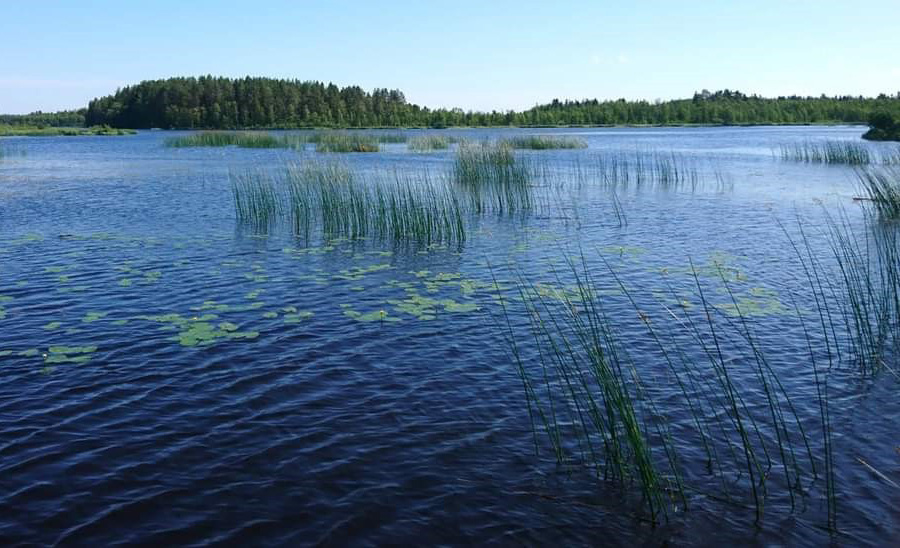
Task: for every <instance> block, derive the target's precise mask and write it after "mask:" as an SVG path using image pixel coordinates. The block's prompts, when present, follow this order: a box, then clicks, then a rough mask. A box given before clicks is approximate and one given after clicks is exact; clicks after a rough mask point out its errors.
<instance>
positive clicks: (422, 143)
mask: <svg viewBox="0 0 900 548" xmlns="http://www.w3.org/2000/svg"><path fill="white" fill-rule="evenodd" d="M456 142H459V140H458V139H457V138H455V137H449V136H447V135H422V136H419V137H411V138H410V139H409V141H407V143H406V147H407V148H408V149H409V150H412V151H414V152H428V151H431V150H447V149H449V148H450V145H451V144H453V143H456Z"/></svg>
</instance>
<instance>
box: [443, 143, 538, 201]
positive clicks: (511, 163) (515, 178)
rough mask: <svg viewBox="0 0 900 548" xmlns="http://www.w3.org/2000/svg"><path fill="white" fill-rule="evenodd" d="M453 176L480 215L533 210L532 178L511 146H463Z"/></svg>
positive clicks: (457, 157)
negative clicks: (485, 212)
mask: <svg viewBox="0 0 900 548" xmlns="http://www.w3.org/2000/svg"><path fill="white" fill-rule="evenodd" d="M451 176H452V179H453V182H454V183H455V184H456V185H457V186H459V187H460V188H462V189H463V190H464V191H466V193H467V194H468V195H469V198H470V200H471V204H472V206H473V207H474V209H475V211H476V212H477V213H481V212H484V211H487V210H494V211H497V212H500V213H504V212H513V211H517V210H527V209H529V208H530V207H531V204H532V192H531V174H530V172H529V169H528V166H526V165H525V164H524V163H523V162H522V161H521V160H520V159H518V158H516V155H515V152H514V151H513V149H512V147H510V146H509V145H506V144H502V143H500V144H492V143H487V142H483V143H467V142H464V143H461V144H460V146H459V148H458V149H457V151H456V158H455V160H454V163H453V168H452V175H451Z"/></svg>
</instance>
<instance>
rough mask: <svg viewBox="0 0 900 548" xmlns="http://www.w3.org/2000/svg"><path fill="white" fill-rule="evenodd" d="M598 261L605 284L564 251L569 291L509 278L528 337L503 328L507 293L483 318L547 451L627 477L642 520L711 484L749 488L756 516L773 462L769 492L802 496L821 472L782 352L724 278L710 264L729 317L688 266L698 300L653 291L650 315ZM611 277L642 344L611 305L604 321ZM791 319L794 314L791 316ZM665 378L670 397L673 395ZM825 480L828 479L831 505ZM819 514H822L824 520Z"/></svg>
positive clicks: (727, 490) (638, 296) (812, 344)
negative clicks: (691, 302)
mask: <svg viewBox="0 0 900 548" xmlns="http://www.w3.org/2000/svg"><path fill="white" fill-rule="evenodd" d="M603 262H604V263H605V264H606V270H607V272H606V274H604V275H603V276H602V279H603V280H604V284H605V285H604V284H601V283H599V280H600V278H598V277H596V276H597V275H596V274H595V273H594V272H595V269H591V268H589V267H588V266H587V263H586V260H585V258H584V255H583V254H582V256H581V262H580V263H575V262H573V261H569V268H568V270H569V279H571V280H573V283H572V284H571V285H570V286H569V287H571V289H569V290H565V291H557V292H553V293H549V294H548V292H547V291H546V290H545V289H543V288H542V285H541V284H537V283H533V282H531V281H530V280H528V279H526V278H525V277H524V276H522V275H520V276H519V277H518V280H517V281H516V282H515V285H516V286H517V293H518V295H519V300H520V301H521V302H523V303H524V308H525V311H526V316H527V323H528V324H529V326H530V332H531V333H530V335H529V336H528V337H523V336H521V335H520V334H519V331H517V330H516V329H515V328H514V327H513V325H514V324H515V323H516V322H517V321H518V319H517V317H516V315H515V314H514V312H513V311H512V302H511V301H506V300H503V299H501V301H500V304H501V308H502V313H501V315H500V317H499V319H497V318H495V320H496V325H498V327H499V328H500V331H501V332H502V334H503V336H504V338H505V339H506V341H507V344H508V345H509V347H510V350H511V355H512V356H513V360H514V362H515V365H516V369H517V371H518V372H519V375H520V376H521V377H522V381H523V386H524V387H525V398H526V403H527V407H528V412H529V416H530V417H531V419H532V424H533V426H534V428H535V430H536V431H537V430H542V431H544V432H545V433H546V434H547V437H548V440H549V443H550V446H551V447H552V449H553V451H554V453H555V454H556V457H557V459H558V460H559V461H560V462H561V463H564V462H569V461H575V462H581V463H585V464H589V465H590V466H592V467H593V468H595V469H596V470H597V471H598V473H599V474H601V475H602V477H604V478H606V479H613V480H617V481H620V482H623V483H628V482H630V481H632V480H635V479H636V480H637V481H638V482H639V484H640V487H641V493H642V495H643V501H644V503H645V504H646V505H647V507H648V509H649V512H650V515H651V517H652V519H653V520H654V521H655V520H657V519H658V518H660V517H662V516H667V515H668V513H669V511H670V510H671V509H672V508H674V507H676V506H679V507H680V506H686V505H687V503H688V501H689V499H688V497H687V493H688V492H690V491H696V490H700V491H702V492H704V493H707V492H709V491H708V490H709V489H710V488H711V487H710V486H706V485H705V484H707V483H708V482H709V481H713V482H714V483H716V484H718V485H719V490H720V491H721V492H719V493H713V492H710V494H711V495H714V496H716V497H717V498H718V497H721V498H723V499H725V500H733V501H741V500H742V499H747V498H749V500H750V501H751V504H752V508H753V509H754V516H755V519H756V520H757V521H760V520H762V519H763V515H764V508H765V505H766V501H767V499H768V498H769V497H771V496H772V495H773V494H775V493H774V487H772V483H773V478H774V477H775V475H776V472H777V474H778V475H779V476H780V477H781V478H782V479H781V480H780V481H779V482H778V483H777V485H778V488H779V491H778V494H779V496H783V497H787V498H788V499H789V500H790V503H791V506H792V507H794V505H795V504H796V500H797V499H798V497H801V496H805V495H806V488H805V487H804V486H803V485H804V483H805V482H807V481H808V480H809V479H813V480H814V479H815V478H817V477H818V476H819V473H820V471H821V466H820V465H819V464H820V462H821V458H820V455H817V454H815V453H814V451H813V449H812V446H811V443H810V438H809V436H808V435H807V434H806V431H805V428H804V422H805V420H804V419H806V417H805V416H803V415H802V414H801V413H800V412H799V409H801V408H805V407H799V406H796V405H795V403H794V401H793V398H794V397H793V396H792V395H791V394H790V393H789V392H788V390H787V389H786V387H785V385H784V384H783V382H782V381H781V379H780V378H779V374H778V373H777V372H776V371H775V367H774V366H773V365H772V363H773V361H774V360H777V359H778V358H780V355H779V354H778V353H773V352H770V351H767V350H766V348H767V347H766V345H765V343H764V341H763V340H762V339H760V337H759V336H758V335H757V334H756V333H755V330H754V327H753V323H752V322H751V321H750V319H749V317H748V316H747V314H746V313H745V311H744V310H743V309H742V304H741V301H740V300H739V299H737V298H736V296H735V294H734V291H733V288H732V287H731V286H732V282H731V281H730V279H729V277H728V276H727V275H726V274H725V273H724V272H721V271H720V274H719V281H720V283H721V288H719V289H718V290H717V293H719V294H724V295H725V296H726V297H727V298H728V300H730V301H731V302H730V303H729V304H730V305H731V308H732V309H733V310H734V311H735V314H734V315H727V316H726V315H724V314H723V313H722V312H721V310H720V307H719V306H718V305H713V304H712V303H711V302H710V301H709V297H708V294H709V293H710V289H709V288H707V287H706V283H705V282H701V280H700V276H699V274H698V271H697V270H696V269H694V268H693V266H692V273H693V279H694V285H695V293H694V299H695V300H696V301H698V302H699V303H700V307H699V309H698V310H697V311H696V312H692V311H691V310H690V309H687V308H685V309H673V308H672V307H671V306H670V305H668V304H666V303H665V302H663V301H660V302H657V303H656V306H657V307H658V308H659V311H658V312H654V311H653V309H650V308H648V307H649V306H650V304H649V303H647V302H646V297H645V296H644V295H645V294H644V292H643V291H640V290H639V289H631V288H629V287H628V286H627V285H626V284H625V283H624V282H623V281H622V280H621V279H620V278H619V277H618V274H617V273H616V272H615V270H614V269H613V268H612V267H611V266H610V265H609V263H606V261H605V260H604V261H603ZM560 279H561V278H560V275H559V274H557V280H560ZM610 280H612V281H613V282H614V283H613V286H614V287H615V288H616V289H617V290H618V291H619V292H620V293H621V295H623V296H624V298H625V299H626V301H627V303H628V304H629V305H630V306H631V307H632V309H633V310H634V318H636V319H638V321H639V322H640V323H639V325H640V327H641V328H642V329H643V330H644V332H645V337H643V338H642V339H643V340H645V341H647V342H648V343H649V344H650V348H647V347H646V345H645V346H643V347H641V350H640V351H637V350H635V351H632V350H631V349H632V348H633V347H634V342H633V341H630V340H627V339H625V338H624V337H623V335H622V333H623V331H622V330H621V328H620V327H619V325H620V323H619V322H621V321H622V320H621V319H620V317H621V314H617V318H616V321H613V318H612V317H611V315H610V314H608V313H607V312H606V310H605V308H604V303H603V299H601V298H600V295H601V294H603V293H604V292H605V293H607V294H608V292H609V290H610V289H611V288H610V287H609V283H610ZM671 291H672V296H673V297H674V296H675V291H674V290H671ZM676 302H677V301H676ZM798 311H799V309H798ZM798 319H799V321H803V318H802V316H801V315H799V312H798ZM823 325H825V326H827V324H823ZM633 330H634V327H632V328H631V331H629V332H633ZM804 332H805V333H806V337H807V344H808V347H809V348H810V349H813V348H817V342H818V338H817V337H816V336H815V335H814V334H813V332H812V331H811V330H808V329H806V328H805V324H804ZM525 356H530V357H531V358H529V359H526V358H525ZM648 360H650V361H651V362H659V363H660V365H661V366H662V367H664V368H665V370H666V371H667V372H668V374H667V375H665V376H663V378H662V379H659V373H653V374H647V372H648V371H658V368H655V367H653V365H652V363H648ZM811 374H812V377H813V378H812V379H811V382H814V383H815V384H816V388H817V390H816V398H817V402H818V405H817V406H816V407H817V409H818V411H817V418H818V420H819V421H821V423H822V428H823V436H824V437H825V448H826V449H825V451H826V456H825V471H826V474H831V471H832V462H833V461H832V457H831V433H830V432H831V430H830V419H829V415H828V411H827V410H828V399H827V385H826V382H827V381H826V380H825V379H824V375H823V372H822V371H821V370H820V368H819V367H818V365H817V364H815V363H814V364H813V368H812V371H811ZM671 386H674V387H675V388H676V389H677V392H678V394H679V397H677V398H673V396H672V395H671V393H670V392H671V388H670V387H671ZM680 415H685V416H687V417H689V424H690V427H688V426H686V425H685V424H678V425H675V424H670V423H669V422H668V421H667V420H666V417H669V416H680ZM683 436H692V437H694V438H695V439H696V440H697V441H696V446H697V449H698V450H699V451H700V452H701V454H702V455H703V456H704V459H705V464H706V467H705V474H699V475H698V474H697V473H696V472H692V471H691V469H690V466H685V459H686V457H685V456H684V455H680V454H679V450H678V447H679V445H681V446H683V440H682V437H683ZM675 440H682V443H681V444H676V443H675ZM693 458H696V457H692V459H693ZM692 474H693V475H692ZM833 487H834V485H833V477H832V476H828V478H827V481H826V497H827V498H828V500H829V509H830V508H831V503H832V501H833V500H834V489H833ZM831 517H832V512H831V511H830V510H829V524H831Z"/></svg>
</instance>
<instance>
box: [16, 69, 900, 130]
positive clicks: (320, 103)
mask: <svg viewBox="0 0 900 548" xmlns="http://www.w3.org/2000/svg"><path fill="white" fill-rule="evenodd" d="M877 113H889V114H890V115H892V116H894V117H895V118H897V119H900V92H898V93H897V94H896V95H884V94H882V95H879V96H878V97H876V98H866V97H861V96H842V97H826V96H824V95H822V96H819V97H798V96H786V97H777V98H764V97H759V96H757V95H745V94H743V93H741V92H739V91H731V90H723V91H717V92H714V93H711V92H709V91H707V90H703V91H701V92H698V93H695V94H694V95H693V97H692V98H690V99H677V100H671V101H653V102H650V101H628V100H625V99H618V100H604V101H600V100H597V99H592V100H582V101H560V100H556V99H554V100H553V101H552V102H550V103H547V104H543V105H537V106H535V107H533V108H531V109H528V110H525V111H521V112H516V111H505V112H498V111H492V112H473V111H469V112H466V111H463V110H462V109H458V108H455V109H445V108H440V109H430V108H428V107H424V106H419V105H416V104H413V103H410V102H408V101H407V100H406V97H405V95H404V94H403V92H402V91H400V90H396V89H386V88H376V89H374V90H372V91H371V92H367V91H364V90H363V89H362V88H361V87H359V86H347V87H343V88H341V87H338V86H337V85H335V84H331V83H329V84H324V83H322V82H315V81H300V80H284V79H274V78H253V77H246V78H236V79H235V78H224V77H213V76H201V77H199V78H194V77H187V78H186V77H178V78H168V79H164V80H148V81H144V82H141V83H140V84H137V85H133V86H128V87H125V88H122V89H119V90H117V91H116V92H115V93H114V94H112V95H108V96H105V97H100V98H97V99H94V100H92V101H91V102H90V104H89V105H88V107H87V109H81V110H76V111H65V112H59V113H41V112H37V113H33V114H29V115H24V116H11V115H6V116H0V125H35V126H50V127H58V126H103V125H108V126H111V127H114V128H132V129H147V128H162V129H252V128H258V129H279V128H284V129H288V128H308V127H322V128H363V127H433V128H441V127H451V126H560V125H562V126H570V125H571V126H577V125H588V126H589V125H597V126H605V125H609V126H618V125H756V124H760V125H769V124H864V123H867V122H868V121H869V120H870V118H871V117H872V116H874V115H875V114H877Z"/></svg>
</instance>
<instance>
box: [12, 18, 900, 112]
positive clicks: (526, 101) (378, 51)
mask: <svg viewBox="0 0 900 548" xmlns="http://www.w3.org/2000/svg"><path fill="white" fill-rule="evenodd" d="M352 4H353V7H352V8H348V7H343V6H341V7H335V6H330V5H328V6H306V5H294V4H290V3H275V4H267V5H266V6H263V7H261V8H259V9H257V10H255V11H254V12H253V13H243V12H241V11H239V10H238V9H237V6H239V4H237V3H235V2H228V3H221V4H219V3H212V2H198V3H192V4H191V5H181V4H179V3H176V2H172V1H171V0H165V1H162V2H158V3H156V4H154V5H153V6H152V7H148V6H124V7H123V6H120V5H117V4H113V3H112V2H108V1H105V0H98V1H93V2H88V3H83V2H79V3H77V4H76V3H66V4H57V3H50V2H29V3H27V4H26V3H24V2H16V3H5V4H4V5H3V6H0V33H2V34H3V35H4V36H5V37H6V38H7V41H8V43H10V44H15V45H16V46H14V48H13V49H14V50H15V53H16V55H7V56H5V57H4V58H2V59H0V72H2V74H4V76H3V77H0V112H2V113H4V114H27V113H31V112H36V111H42V112H53V111H60V110H73V109H79V108H83V107H86V106H87V104H88V102H89V101H90V100H91V99H94V98H96V97H102V96H105V95H110V94H112V93H114V92H115V90H116V89H118V88H122V87H125V86H129V85H134V84H137V83H139V82H141V81H144V80H156V79H165V78H170V77H174V76H179V75H185V76H200V75H207V74H209V75H213V76H225V77H230V78H243V77H244V76H246V75H260V76H262V77H269V78H283V79H297V80H301V81H320V82H323V83H329V82H331V83H334V84H336V85H338V86H340V87H344V86H360V87H361V88H363V89H364V90H366V91H371V90H372V89H374V88H388V89H399V90H401V91H402V92H403V93H404V95H405V96H406V99H407V101H408V102H410V103H414V104H418V105H421V106H427V107H429V108H433V109H436V108H448V109H449V108H461V109H462V110H464V111H486V112H489V111H493V110H496V111H501V112H504V111H508V110H515V111H523V110H527V109H529V108H531V107H533V106H535V105H539V104H546V103H549V102H551V101H552V100H553V99H559V100H560V101H566V100H569V101H581V100H586V99H587V100H592V99H598V100H600V101H603V100H616V99H620V98H626V99H628V100H635V101H636V100H646V101H650V102H653V101H656V100H662V101H667V100H673V99H685V98H690V97H691V96H692V95H693V94H694V93H695V92H698V91H700V90H702V89H708V90H711V91H716V90H724V89H730V90H735V91H737V90H740V91H741V92H742V93H745V94H747V95H753V94H756V95H759V96H762V97H778V96H793V95H796V96H803V97H808V96H811V97H818V96H820V95H822V94H824V95H826V96H829V97H833V96H848V95H849V96H854V97H855V96H860V95H862V96H866V97H876V96H878V95H879V94H882V93H883V94H888V95H893V94H895V93H897V90H900V61H897V60H896V59H894V57H893V55H892V52H893V51H896V50H897V49H898V46H900V38H898V37H897V33H896V32H894V30H893V29H892V26H891V24H890V22H891V21H892V20H896V17H895V16H896V15H900V6H898V5H896V4H895V3H892V2H886V1H882V2H877V3H875V4H874V5H873V6H871V7H870V9H869V10H867V12H866V13H865V14H862V13H859V12H858V10H856V9H855V7H854V6H846V5H844V4H842V3H839V2H828V3H823V2H815V3H814V2H811V1H807V0H798V1H794V2H790V3H783V2H773V1H766V2H762V3H761V4H759V5H754V6H750V7H748V6H707V5H693V6H675V5H669V4H665V3H661V2H647V3H644V4H642V5H641V6H640V7H637V8H628V9H626V8H623V7H621V6H617V5H606V6H604V5H603V3H587V2H575V3H573V4H571V5H570V6H569V8H568V9H567V10H565V11H561V10H559V9H558V8H554V7H552V6H547V5H544V4H537V3H524V4H523V3H521V2H520V3H512V2H505V1H504V2H497V3H493V4H491V5H487V6H485V5H479V4H476V3H474V2H462V3H460V4H456V5H455V8H456V9H457V12H458V13H460V14H464V15H465V16H464V17H454V16H452V15H447V14H445V13H444V11H443V9H442V7H441V6H433V5H426V6H421V5H416V4H412V3H409V2H399V3H395V4H393V6H392V7H393V9H391V10H385V9H383V8H380V7H378V6H372V5H368V4H363V3H356V2H353V3H352ZM48 10H50V11H52V12H53V15H54V17H53V18H51V19H48V18H47V12H48ZM872 13H876V14H878V16H877V17H873V16H872V15H870V14H872ZM236 26H240V27H241V32H242V33H243V34H238V36H239V38H240V39H238V40H234V39H233V38H232V34H234V33H233V31H232V29H233V28H235V27H236ZM686 28H687V29H697V30H696V32H690V33H685V32H684V29H686ZM161 33H162V34H163V36H165V37H167V38H166V39H163V40H160V39H159V36H160V34H161ZM168 37H176V39H174V40H173V39H170V38H168ZM760 37H764V40H760Z"/></svg>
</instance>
